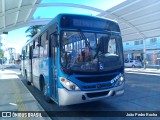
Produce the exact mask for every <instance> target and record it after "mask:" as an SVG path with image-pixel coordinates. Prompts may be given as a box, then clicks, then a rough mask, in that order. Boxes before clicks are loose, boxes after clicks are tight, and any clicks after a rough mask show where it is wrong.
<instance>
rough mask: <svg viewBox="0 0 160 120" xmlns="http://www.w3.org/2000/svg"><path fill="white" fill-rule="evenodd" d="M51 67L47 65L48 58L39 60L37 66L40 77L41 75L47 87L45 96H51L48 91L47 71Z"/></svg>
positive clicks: (48, 78) (48, 79)
mask: <svg viewBox="0 0 160 120" xmlns="http://www.w3.org/2000/svg"><path fill="white" fill-rule="evenodd" d="M50 67H51V65H49V58H40V64H39V69H40V71H39V72H40V75H43V77H44V81H45V84H46V85H47V96H49V97H50V96H51V91H50V87H51V85H50V77H49V69H50Z"/></svg>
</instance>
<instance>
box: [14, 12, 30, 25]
mask: <svg viewBox="0 0 160 120" xmlns="http://www.w3.org/2000/svg"><path fill="white" fill-rule="evenodd" d="M29 11H30V9H24V10H21V11H19V15H18V19H17V23H18V22H24V20H25V19H26V15H27V14H28V12H29Z"/></svg>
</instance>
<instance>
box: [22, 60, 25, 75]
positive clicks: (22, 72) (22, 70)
mask: <svg viewBox="0 0 160 120" xmlns="http://www.w3.org/2000/svg"><path fill="white" fill-rule="evenodd" d="M24 70H25V69H24V60H22V61H21V74H22V76H23V77H24V75H25V74H24Z"/></svg>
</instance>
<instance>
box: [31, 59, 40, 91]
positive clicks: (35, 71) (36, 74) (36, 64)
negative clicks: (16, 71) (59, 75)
mask: <svg viewBox="0 0 160 120" xmlns="http://www.w3.org/2000/svg"><path fill="white" fill-rule="evenodd" d="M39 65H40V59H39V58H34V59H32V71H33V84H34V86H35V87H36V88H38V89H39V90H40V85H39V77H40V72H39V71H40V68H39Z"/></svg>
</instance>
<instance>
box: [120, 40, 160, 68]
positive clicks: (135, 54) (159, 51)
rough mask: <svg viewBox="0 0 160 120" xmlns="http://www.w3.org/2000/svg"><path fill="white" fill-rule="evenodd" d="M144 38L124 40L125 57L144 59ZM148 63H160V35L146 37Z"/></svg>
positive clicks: (151, 64) (155, 64)
mask: <svg viewBox="0 0 160 120" xmlns="http://www.w3.org/2000/svg"><path fill="white" fill-rule="evenodd" d="M143 47H144V45H143V40H134V41H126V42H123V48H124V59H136V60H142V61H143V57H144V52H143ZM146 63H147V65H148V66H158V65H160V37H155V38H148V39H146Z"/></svg>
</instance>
